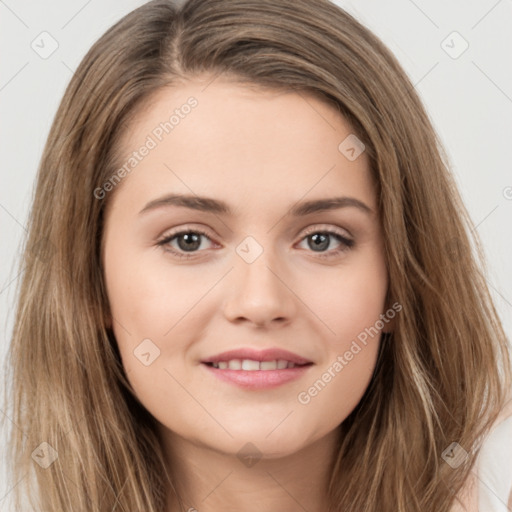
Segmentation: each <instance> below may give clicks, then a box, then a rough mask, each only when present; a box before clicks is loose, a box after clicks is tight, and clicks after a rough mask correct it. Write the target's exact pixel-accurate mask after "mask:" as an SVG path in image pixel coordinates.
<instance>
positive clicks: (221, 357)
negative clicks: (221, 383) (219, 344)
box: [201, 348, 312, 371]
mask: <svg viewBox="0 0 512 512" xmlns="http://www.w3.org/2000/svg"><path fill="white" fill-rule="evenodd" d="M230 359H252V360H253V361H260V362H262V361H274V360H277V359H286V360H287V361H291V362H292V363H295V364H308V363H312V361H310V360H309V359H305V358H304V357H301V356H299V355H297V354H294V353H293V352H289V351H288V350H282V349H280V348H268V349H265V350H254V349H253V348H240V349H235V350H228V351H227V352H222V353H220V354H217V355H215V356H212V357H208V358H206V359H203V360H202V361H201V362H202V363H218V362H219V361H229V360H230ZM291 369H292V368H290V370H291ZM233 371H238V370H233ZM269 371H274V370H269Z"/></svg>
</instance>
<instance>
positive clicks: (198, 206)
mask: <svg viewBox="0 0 512 512" xmlns="http://www.w3.org/2000/svg"><path fill="white" fill-rule="evenodd" d="M169 206H181V207H183V208H190V209H192V210H198V211H202V212H209V213H215V214H224V215H233V212H232V211H231V209H230V207H229V206H228V204H227V203H225V202H224V201H220V200H218V199H213V198H210V197H200V196H196V195H183V194H169V195H166V196H163V197H160V198H158V199H154V200H153V201H150V202H149V203H147V204H146V206H144V208H143V209H142V210H141V211H140V212H139V214H143V213H146V212H148V211H151V210H155V209H157V208H163V207H169ZM346 207H354V208H357V209H359V210H360V211H362V212H364V213H366V214H372V213H374V212H373V210H372V209H371V208H370V207H369V206H368V205H367V204H365V203H363V202H362V201H360V200H359V199H356V198H355V197H347V196H342V197H332V198H325V199H314V200H310V201H302V202H299V203H296V204H295V205H294V206H292V207H291V208H290V211H289V213H288V215H289V216H293V217H302V216H305V215H310V214H312V213H317V212H324V211H329V210H336V209H339V208H346Z"/></svg>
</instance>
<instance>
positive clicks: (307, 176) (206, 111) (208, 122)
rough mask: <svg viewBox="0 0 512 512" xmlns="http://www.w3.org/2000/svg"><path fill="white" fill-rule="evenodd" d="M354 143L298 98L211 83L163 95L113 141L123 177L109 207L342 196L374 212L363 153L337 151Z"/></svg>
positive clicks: (342, 123) (344, 126)
mask: <svg viewBox="0 0 512 512" xmlns="http://www.w3.org/2000/svg"><path fill="white" fill-rule="evenodd" d="M354 137H355V135H354V134H353V131H352V129H351V126H350V125H349V123H348V122H347V121H346V120H345V119H344V118H343V117H342V116H341V114H340V113H339V112H337V111H336V110H335V109H334V108H333V107H331V106H330V105H328V104H327V103H326V102H324V101H321V100H320V99H318V98H317V97H315V96H313V95H311V94H307V93H304V92H300V93H299V92H292V91H282V90H279V91H278V90H268V89H263V88H261V87H254V86H247V85H245V84H240V83H236V82H232V81H227V80H223V79H220V78H217V79H215V80H213V81H212V80H211V79H210V80H206V79H203V80H199V79H198V80H194V81H190V82H187V83H183V84H180V85H177V86H173V87H167V88H163V89H161V90H159V91H158V92H157V93H156V94H155V95H154V96H153V97H152V98H151V99H150V101H148V102H147V103H146V104H145V105H144V107H143V108H142V109H140V111H139V112H138V113H137V115H136V116H135V117H134V119H133V120H132V122H131V124H130V126H129V128H128V129H127V130H126V132H125V133H124V134H123V138H122V143H121V145H120V151H119V155H120V158H119V160H118V162H117V163H118V166H119V168H121V167H124V168H125V170H126V171H127V172H125V173H123V174H124V177H123V178H122V180H121V182H120V183H119V184H118V185H116V187H117V189H118V190H116V191H115V200H116V201H117V196H118V195H119V196H120V197H121V198H122V197H124V199H130V201H131V202H132V203H133V204H135V203H137V204H141V203H142V201H144V200H151V199H154V198H155V196H156V195H158V194H160V195H161V194H163V193H168V192H180V193H187V194H197V195H208V196H214V197H219V198H222V199H224V200H226V201H228V202H230V203H231V204H233V205H235V207H237V206H238V207H240V208H241V207H242V206H243V205H246V206H249V205H251V204H253V205H254V206H257V205H259V207H260V208H262V207H263V206H264V205H267V206H270V205H271V204H274V203H276V202H283V201H286V202H287V203H289V202H293V200H298V199H300V198H301V197H304V198H311V199H312V198H315V197H317V196H322V197H326V196H336V195H343V194H350V195H356V196H359V198H360V199H361V200H364V201H365V202H367V203H370V204H371V205H375V197H374V188H373V184H372V179H371V176H370V170H369V166H368V159H367V156H366V154H365V153H364V151H363V152H362V153H361V154H360V155H359V156H358V157H357V158H355V159H353V158H348V157H347V153H346V151H345V150H346V148H347V146H350V145H352V146H353V144H352V141H353V138H354ZM356 140H357V139H356ZM347 141H348V142H347ZM358 149H360V148H358V147H356V150H358ZM352 155H353V152H352ZM356 155H357V153H356ZM348 156H349V157H350V156H351V155H350V154H348Z"/></svg>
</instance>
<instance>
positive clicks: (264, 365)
mask: <svg viewBox="0 0 512 512" xmlns="http://www.w3.org/2000/svg"><path fill="white" fill-rule="evenodd" d="M260 369H261V370H276V369H277V361H261V363H260Z"/></svg>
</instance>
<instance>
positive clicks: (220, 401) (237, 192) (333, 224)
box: [97, 78, 389, 458]
mask: <svg viewBox="0 0 512 512" xmlns="http://www.w3.org/2000/svg"><path fill="white" fill-rule="evenodd" d="M209 81H210V80H204V81H201V80H199V79H196V80H195V81H193V82H189V83H187V84H186V85H180V86H177V87H174V88H168V89H165V90H161V91H159V93H158V94H157V95H156V96H155V97H154V98H153V101H152V103H151V104H150V105H149V106H148V108H146V109H145V110H144V111H143V112H142V113H141V115H139V116H138V117H137V118H136V120H135V122H134V123H133V126H132V127H131V128H130V130H129V131H128V132H127V133H126V136H125V138H124V140H123V143H122V149H123V152H124V156H125V160H124V161H123V162H122V163H121V166H122V165H124V164H125V163H126V164H127V165H126V166H125V167H124V169H125V172H123V171H121V170H120V171H119V173H118V177H119V178H121V180H120V183H118V184H114V183H113V182H111V183H110V184H106V185H105V187H104V189H103V190H104V191H106V195H107V196H108V194H112V196H111V197H110V196H109V197H105V198H103V199H98V200H107V199H109V207H108V210H107V215H106V226H105V231H104V234H103V237H104V238H103V254H102V258H103V264H104V271H105V279H106V285H107V293H108V298H109V302H110V306H111V313H112V324H111V325H112V328H113V331H114V334H115V337H116V340H117V342H118V345H119V350H120V354H121V358H122V362H123V366H124V368H125V371H126V373H127V377H128V380H129V381H130V383H131V385H132V386H133V390H134V392H135V394H136V395H137V397H138V399H139V400H140V402H141V403H142V404H143V405H144V407H145V408H146V409H147V410H148V411H149V412H150V413H151V414H152V416H153V417H155V418H156V419H157V420H158V422H159V425H160V426H161V429H162V432H163V433H164V434H167V435H168V436H169V438H170V439H173V442H176V443H178V442H192V443H194V444H195V445H196V446H198V445H199V446H204V447H209V448H212V449H215V450H217V451H220V452H223V453H228V454H236V453H237V452H238V451H239V450H240V449H241V447H243V446H244V445H246V443H248V442H251V443H252V444H254V445H255V446H256V447H257V448H258V450H259V451H260V452H261V453H262V454H263V456H264V457H269V458H271V457H279V456H284V455H287V454H291V453H295V452H297V451H298V450H300V449H302V448H305V447H307V446H308V445H311V444H312V443H314V442H316V441H319V440H320V439H322V438H324V437H325V436H328V435H332V434H333V433H334V432H335V430H336V427H337V426H338V425H340V423H342V422H343V420H344V419H345V418H346V417H347V416H348V415H349V413H350V412H351V411H352V410H353V409H354V408H355V406H356V405H357V403H358V402H359V401H360V399H361V397H362V395H363V393H364V392H365V390H366V388H367V386H368V384H369V382H370V379H371V375H372V372H373V370H374V367H375V363H376V359H377V353H378V346H379V337H380V334H381V329H382V326H383V325H385V327H384V329H383V330H387V328H388V327H389V325H388V322H383V321H382V319H383V318H384V316H383V315H385V313H386V306H385V295H386V291H387V271H386V262H385V259H384V251H383V240H382V236H381V235H382V233H381V229H380V224H379V218H378V216H377V213H376V212H377V197H376V193H375V189H374V186H373V182H372V179H371V176H370V170H369V163H368V159H367V156H366V154H365V153H364V151H363V152H362V153H361V154H360V155H359V156H357V154H358V153H359V148H358V147H357V146H354V139H353V138H352V137H353V135H352V131H351V128H350V126H349V125H348V124H347V123H346V121H345V120H344V119H343V118H342V117H341V116H340V114H339V113H337V112H336V111H335V110H333V109H332V107H330V106H328V105H327V104H324V103H323V102H322V101H320V100H318V99H315V98H314V97H313V96H309V95H306V94H303V93H301V94H300V95H299V94H297V93H291V92H269V91H262V90H256V89H254V88H248V87H246V86H243V85H240V84H235V83H232V82H228V81H227V80H226V81H224V80H223V79H219V78H217V79H216V80H215V81H213V82H211V83H210V85H208V86H207V87H206V84H207V83H208V82H209ZM205 87H206V88H205ZM191 98H192V99H191ZM166 123H167V124H166ZM349 136H351V138H349V139H347V141H345V139H346V138H347V137H349ZM343 141H345V142H343ZM342 142H343V144H341V146H340V143H342ZM143 148H146V149H143ZM350 148H352V149H353V150H351V149H350ZM134 152H135V153H134ZM355 157H356V158H355ZM130 158H131V160H130ZM121 166H120V168H121ZM118 181H119V180H118ZM116 183H117V182H116ZM111 189H113V190H111ZM97 195H98V196H101V195H102V192H98V193H97ZM185 196H186V197H185ZM206 198H207V199H206ZM330 199H337V200H338V199H339V200H338V201H332V202H330V203H326V202H325V201H326V200H330ZM376 331H378V334H375V332H376ZM369 333H371V334H369ZM228 352H229V353H228Z"/></svg>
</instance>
